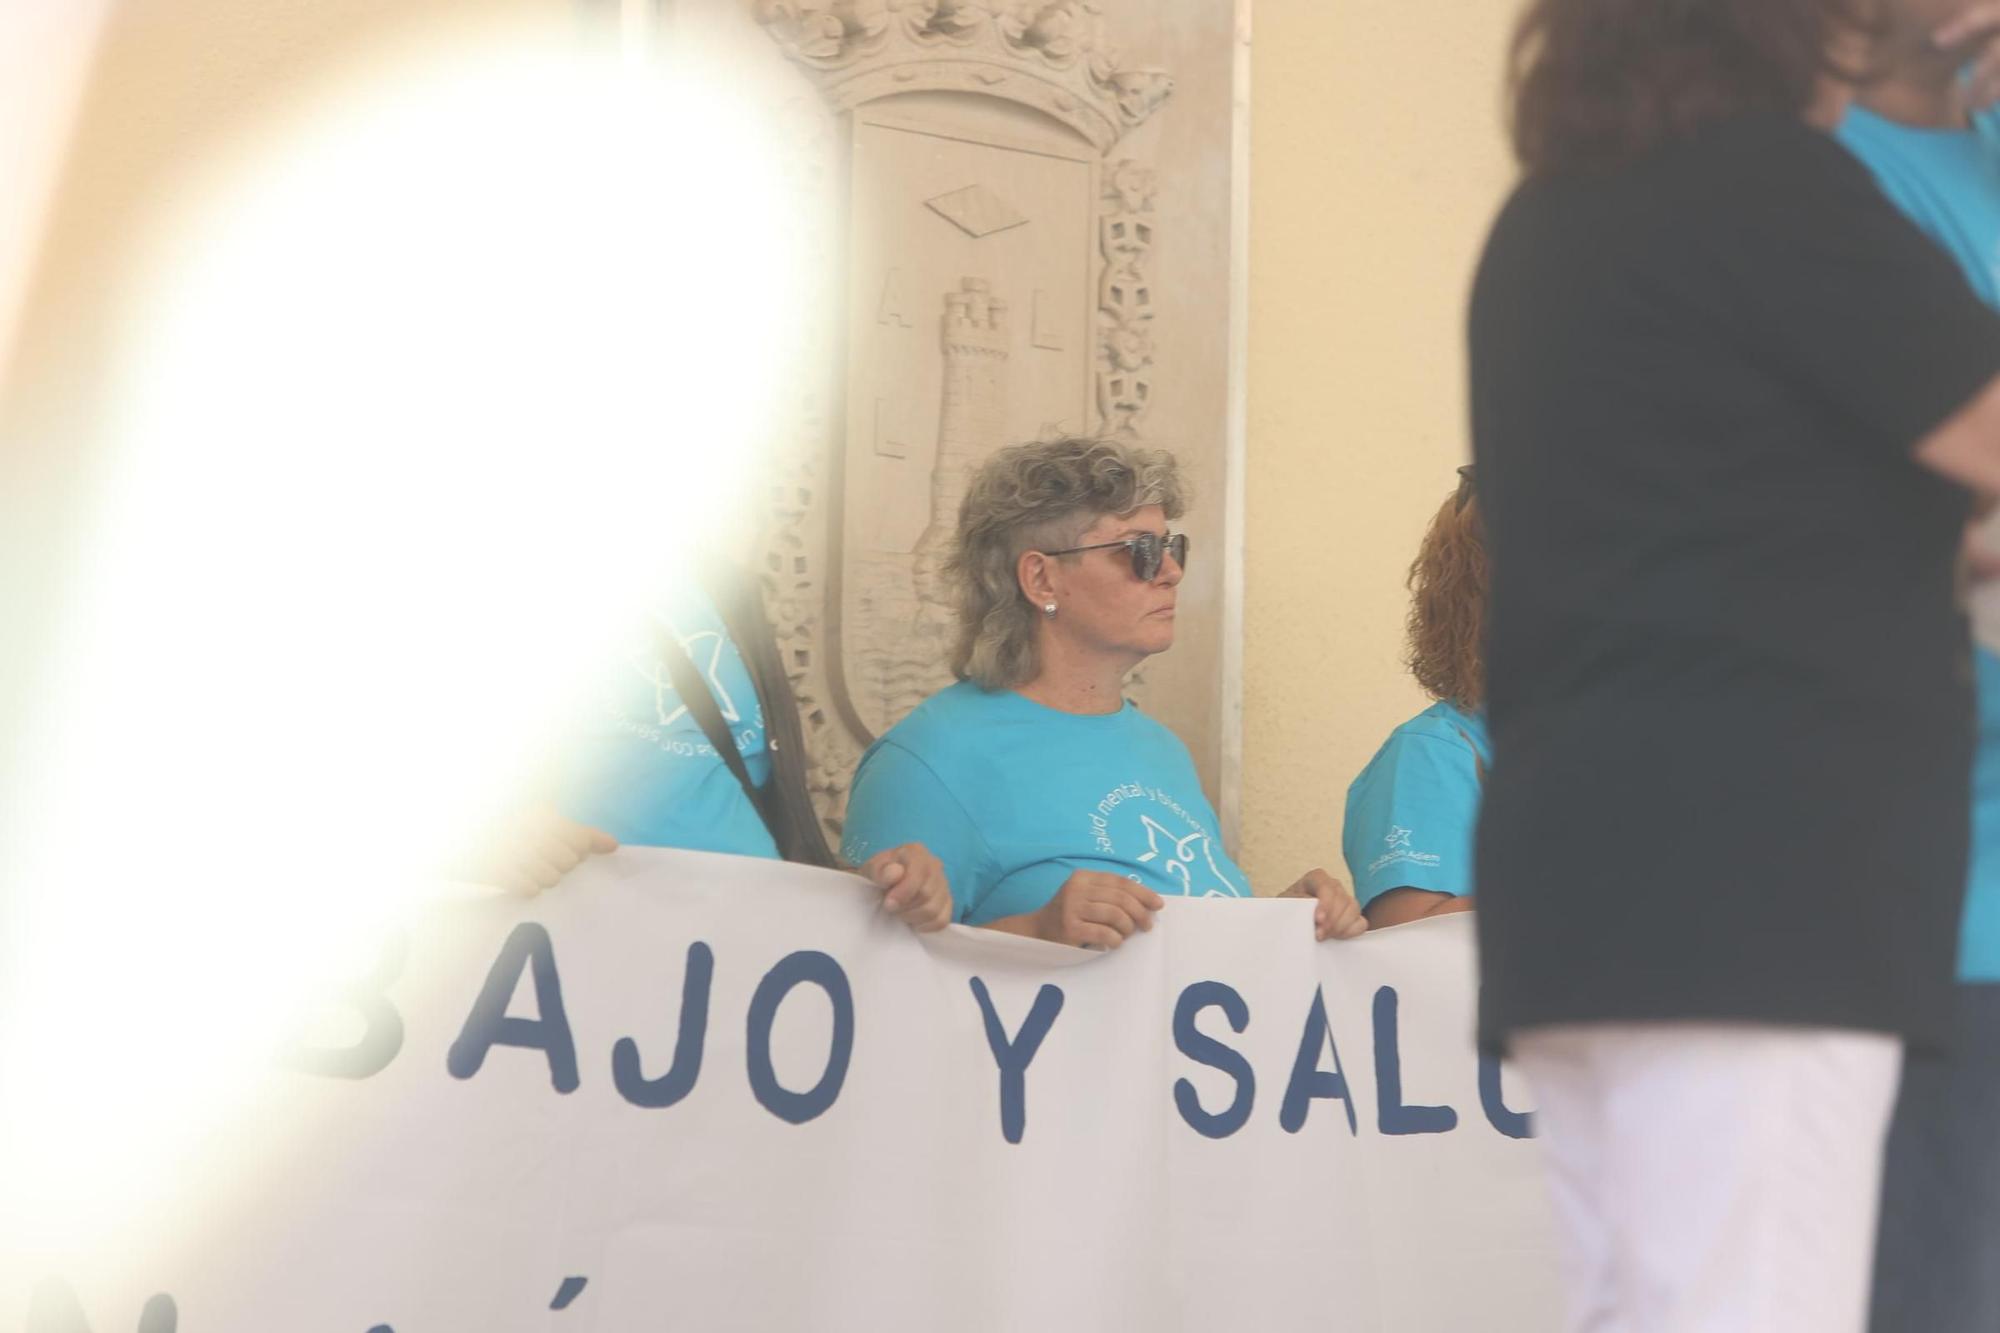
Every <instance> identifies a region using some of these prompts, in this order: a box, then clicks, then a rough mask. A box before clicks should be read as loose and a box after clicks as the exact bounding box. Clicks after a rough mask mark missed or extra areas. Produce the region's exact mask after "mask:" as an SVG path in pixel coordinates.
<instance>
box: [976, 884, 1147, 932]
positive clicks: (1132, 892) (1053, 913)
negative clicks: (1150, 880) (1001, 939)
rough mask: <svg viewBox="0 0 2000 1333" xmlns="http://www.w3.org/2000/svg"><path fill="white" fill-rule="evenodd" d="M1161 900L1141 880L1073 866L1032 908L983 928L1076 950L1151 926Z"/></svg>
mask: <svg viewBox="0 0 2000 1333" xmlns="http://www.w3.org/2000/svg"><path fill="white" fill-rule="evenodd" d="M1166 902H1167V900H1166V899H1164V898H1162V897H1161V896H1160V895H1159V894H1157V893H1155V892H1153V891H1152V890H1151V889H1149V888H1147V887H1146V886H1145V885H1143V884H1138V883H1134V882H1133V881H1132V880H1129V879H1126V878H1125V877H1124V876H1123V875H1114V874H1111V873H1109V872H1108V871H1102V870H1079V871H1077V872H1075V873H1074V874H1072V875H1071V876H1070V877H1069V878H1068V879H1066V880H1064V881H1063V885H1062V887H1061V888H1059V889H1057V890H1056V893H1055V896H1054V897H1053V898H1051V899H1049V900H1048V902H1047V903H1045V904H1043V906H1042V907H1041V908H1040V909H1039V910H1037V911H1033V912H1022V913H1019V914H1018V915H1015V916H1003V917H996V918H994V919H993V920H991V921H988V922H986V923H985V924H986V929H988V930H998V931H1004V932H1006V933H1007V934H1009V935H1025V936H1027V937H1028V938H1030V939H1037V940H1048V941H1050V942H1051V943H1054V944H1068V945H1073V946H1075V947H1077V948H1080V949H1115V948H1117V947H1118V946H1119V945H1121V944H1123V943H1124V942H1125V941H1126V940H1128V939H1130V938H1131V937H1132V936H1133V935H1134V934H1136V933H1137V932H1139V931H1142V930H1151V929H1152V928H1153V913H1155V912H1157V911H1159V910H1160V909H1161V908H1162V907H1164V906H1166Z"/></svg>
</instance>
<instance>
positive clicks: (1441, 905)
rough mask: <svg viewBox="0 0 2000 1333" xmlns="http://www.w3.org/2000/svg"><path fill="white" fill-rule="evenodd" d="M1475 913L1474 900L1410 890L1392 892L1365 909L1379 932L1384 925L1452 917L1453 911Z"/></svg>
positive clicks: (1459, 896)
mask: <svg viewBox="0 0 2000 1333" xmlns="http://www.w3.org/2000/svg"><path fill="white" fill-rule="evenodd" d="M1471 910H1472V899H1471V898H1470V897H1468V896H1462V895H1459V894H1453V893H1438V892H1435V891H1434V890H1431V889H1413V888H1408V887H1405V888H1400V889H1390V890H1389V891H1388V892H1387V893H1384V894H1382V895H1381V896H1380V897H1378V898H1376V899H1375V900H1374V901H1373V902H1371V903H1369V904H1368V906H1367V907H1366V908H1364V909H1363V911H1364V913H1365V915H1366V916H1367V917H1368V924H1369V925H1370V926H1371V927H1373V928H1375V929H1377V930H1380V929H1381V928H1383V927H1384V926H1401V925H1406V924H1408V923H1409V922H1412V921H1422V920H1423V919H1424V918H1426V917H1433V916H1449V915H1451V914H1452V913H1453V912H1470V911H1471Z"/></svg>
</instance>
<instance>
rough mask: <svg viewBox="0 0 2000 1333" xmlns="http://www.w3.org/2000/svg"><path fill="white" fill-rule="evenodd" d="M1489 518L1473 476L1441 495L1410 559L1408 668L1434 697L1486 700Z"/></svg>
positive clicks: (1464, 702) (1471, 704)
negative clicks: (1448, 496)
mask: <svg viewBox="0 0 2000 1333" xmlns="http://www.w3.org/2000/svg"><path fill="white" fill-rule="evenodd" d="M1486 582H1487V567H1486V525H1485V524H1484V523H1483V522H1482V521H1481V520H1480V517H1479V501H1478V499H1477V498H1476V497H1474V496H1473V494H1472V491H1471V484H1470V481H1469V480H1468V481H1467V483H1466V484H1465V485H1463V486H1461V487H1460V489H1459V492H1458V493H1457V494H1454V495H1453V496H1452V498H1451V499H1449V500H1446V501H1445V502H1444V507H1443V508H1441V509H1439V510H1438V511H1437V515H1436V517H1434V518H1432V519H1431V525H1430V528H1429V529H1428V530H1427V531H1426V532H1425V533H1424V540H1423V544H1422V545H1421V546H1419V547H1418V548H1417V558H1416V560H1415V561H1414V562H1413V563H1412V564H1411V565H1410V578H1409V587H1410V618H1409V633H1410V648H1409V654H1408V656H1407V657H1405V658H1404V661H1405V663H1406V664H1407V665H1408V666H1409V668H1410V674H1411V675H1413V676H1415V677H1416V678H1417V684H1419V685H1421V686H1423V687H1424V689H1425V691H1426V692H1428V693H1429V694H1430V696H1431V697H1432V698H1433V699H1442V700H1444V701H1445V702H1447V703H1450V704H1453V705H1455V706H1456V707H1458V708H1462V709H1464V710H1465V711H1466V712H1468V713H1476V712H1478V711H1479V710H1480V709H1481V708H1483V707H1485V706H1486V656H1485V639H1486Z"/></svg>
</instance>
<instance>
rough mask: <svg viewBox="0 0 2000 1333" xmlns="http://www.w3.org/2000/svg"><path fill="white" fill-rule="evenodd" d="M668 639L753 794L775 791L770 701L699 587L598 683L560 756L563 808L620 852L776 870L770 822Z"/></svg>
mask: <svg viewBox="0 0 2000 1333" xmlns="http://www.w3.org/2000/svg"><path fill="white" fill-rule="evenodd" d="M664 636H671V640H672V644H673V646H675V647H677V648H678V649H679V650H680V651H681V652H682V653H684V654H685V655H686V657H687V659H688V660H689V662H691V663H692V664H693V666H694V668H695V670H696V672H697V673H698V674H699V676H700V679H701V683H702V684H703V685H704V686H705V687H706V688H707V689H708V691H709V692H710V694H711V695H712V696H713V698H714V702H715V706H716V709H717V711H718V713H719V715H720V717H721V719H722V721H723V723H724V724H725V725H726V726H727V727H728V729H729V736H730V739H731V740H732V741H733V742H734V743H735V745H736V748H737V753H738V755H739V756H740V757H741V758H742V761H743V765H744V768H745V770H746V771H747V772H748V774H749V776H750V780H751V782H752V783H753V784H754V785H755V786H756V787H757V788H759V789H760V790H762V789H765V788H767V787H768V786H769V785H770V781H771V756H770V753H769V749H768V746H767V742H766V737H765V730H764V705H763V701H762V700H761V699H759V698H758V695H757V689H756V686H755V685H754V684H753V683H752V681H751V679H750V672H749V669H748V668H747V667H746V666H745V665H744V662H743V654H742V652H741V650H740V649H738V647H737V646H736V642H735V640H734V639H732V638H731V637H730V634H729V629H728V627H727V626H726V625H724V624H723V621H722V614H721V612H719V611H718V610H717V609H716V606H715V603H714V601H713V600H712V599H711V598H710V597H709V595H708V593H707V591H706V590H705V589H703V588H701V587H700V586H698V585H695V586H688V587H684V588H683V589H682V590H681V591H680V592H679V594H678V595H677V596H675V597H674V598H673V599H671V601H670V603H669V604H667V605H663V606H661V607H659V608H657V609H656V610H655V612H654V614H652V615H651V616H647V617H644V618H642V619H641V620H640V621H639V622H638V623H637V624H635V625H634V626H632V627H631V630H630V632H629V634H628V636H627V640H628V641H627V642H626V643H624V644H623V645H622V646H621V648H620V650H619V651H618V652H617V654H616V655H615V658H614V660H613V661H611V662H610V663H608V664H607V669H606V670H605V671H604V672H603V673H602V675H601V676H600V678H599V679H598V680H597V681H596V682H595V687H594V689H593V691H592V697H591V699H590V701H589V704H588V706H587V707H585V708H584V709H582V710H580V714H579V716H578V717H577V718H576V721H575V723H574V725H573V727H572V741H571V743H570V745H569V746H567V747H566V749H565V753H564V755H563V756H562V764H561V774H560V777H559V778H558V781H557V786H556V793H555V806H556V808H557V809H558V810H560V811H562V813H563V814H564V815H565V816H567V817H568V818H570V819H573V820H575V821H576V822H577V823H579V824H586V825H589V826H591V827H593V828H597V829H601V830H603V831H604V832H605V833H607V834H609V835H610V836H611V837H613V838H615V839H616V840H617V841H619V842H621V843H631V844H634V845H637V846H642V847H678V848H682V849H684V850H686V851H693V852H724V853H728V854H730V855H733V856H759V857H765V858H768V859H771V860H777V859H778V845H777V842H776V841H775V840H774V839H773V837H772V836H771V830H770V829H769V828H768V827H766V826H765V823H764V819H763V816H762V815H761V814H760V813H759V811H758V809H757V807H756V806H755V805H753V804H751V802H750V801H749V799H747V797H746V795H745V793H744V791H743V787H742V785H741V783H739V782H738V781H737V779H736V776H735V775H734V773H732V772H731V770H730V768H729V766H728V765H727V764H726V763H725V762H724V761H723V759H722V757H721V755H720V754H719V753H718V752H717V750H716V748H715V746H714V745H713V744H712V743H711V742H710V741H709V738H708V737H707V735H706V734H705V733H704V732H703V730H702V726H701V723H700V722H699V721H698V720H697V719H696V718H695V715H694V714H693V712H692V711H691V710H690V709H689V707H688V703H687V701H686V700H684V699H683V698H682V697H681V695H680V693H679V691H677V690H676V689H675V688H674V683H673V681H672V680H671V679H670V678H669V672H668V668H667V665H666V662H665V660H664V658H663V657H662V655H661V652H662V647H663V646H664V645H663V643H662V638H663V637H664Z"/></svg>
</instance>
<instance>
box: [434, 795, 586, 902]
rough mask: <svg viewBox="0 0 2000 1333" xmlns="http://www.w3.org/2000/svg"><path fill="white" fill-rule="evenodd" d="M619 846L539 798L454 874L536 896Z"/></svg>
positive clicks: (481, 844)
mask: <svg viewBox="0 0 2000 1333" xmlns="http://www.w3.org/2000/svg"><path fill="white" fill-rule="evenodd" d="M617 850H618V840H617V839H616V838H614V837H612V836H611V835H610V834H609V833H606V832H604V831H603V830H602V829H594V828H590V827H588V826H586V825H583V824H579V823H577V822H576V821H575V820H573V819H566V818H564V817H563V815H562V814H561V813H560V812H558V811H557V809H556V808H555V806H554V805H552V804H549V803H547V802H538V803H536V804H533V805H529V806H526V807H524V808H523V809H521V810H518V811H516V812H514V813H513V814H512V815H510V816H508V817H507V818H505V819H503V820H502V821H500V823H499V824H498V825H497V826H496V827H494V828H493V829H491V830H490V831H489V832H488V833H486V834H485V835H484V836H483V837H481V838H480V839H479V840H478V845H477V846H476V847H475V848H474V849H473V850H472V851H471V852H470V853H468V854H467V855H466V856H465V857H464V858H463V859H462V861H461V862H460V863H459V864H457V865H455V866H453V867H451V870H450V873H451V874H452V877H453V878H458V879H464V880H466V881H468V882H470V883H473V884H488V885H491V886H493V887H494V888H498V889H505V890H506V891H507V892H509V893H518V894H522V895H524V896H528V897H532V896H533V895H535V894H538V893H540V892H542V891H543V890H544V889H553V888H554V887H555V886H556V885H557V884H558V883H560V882H561V881H562V878H563V876H564V875H567V874H568V873H569V872H570V871H572V870H574V869H576V867H577V866H579V865H581V864H582V863H583V861H584V859H585V858H587V857H591V856H600V855H602V854H604V853H606V852H615V851H617Z"/></svg>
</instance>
